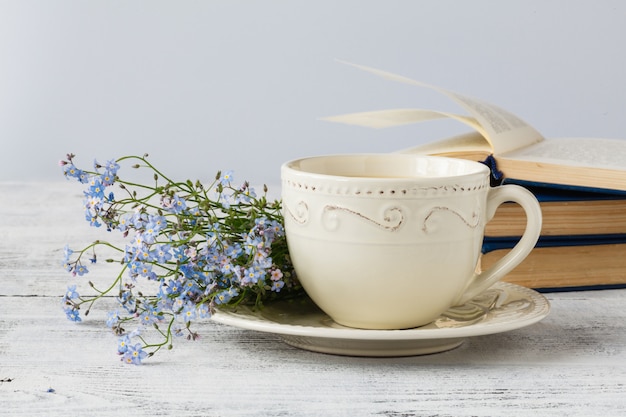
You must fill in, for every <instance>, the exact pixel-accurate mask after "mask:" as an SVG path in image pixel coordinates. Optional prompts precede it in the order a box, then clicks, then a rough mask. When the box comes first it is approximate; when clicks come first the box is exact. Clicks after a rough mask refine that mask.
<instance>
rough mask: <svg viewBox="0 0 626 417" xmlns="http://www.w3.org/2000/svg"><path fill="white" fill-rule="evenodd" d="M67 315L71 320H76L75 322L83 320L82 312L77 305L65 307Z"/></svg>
mask: <svg viewBox="0 0 626 417" xmlns="http://www.w3.org/2000/svg"><path fill="white" fill-rule="evenodd" d="M65 315H66V316H67V318H68V319H69V320H71V321H75V322H80V321H82V320H81V318H80V314H79V312H78V309H77V308H75V307H68V308H65Z"/></svg>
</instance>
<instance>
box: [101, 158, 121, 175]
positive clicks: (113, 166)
mask: <svg viewBox="0 0 626 417" xmlns="http://www.w3.org/2000/svg"><path fill="white" fill-rule="evenodd" d="M104 169H105V170H106V171H107V172H108V173H109V174H110V175H112V176H115V175H116V174H117V171H118V170H119V169H120V164H118V163H117V162H116V161H115V160H114V159H110V160H108V161H107V162H106V164H104Z"/></svg>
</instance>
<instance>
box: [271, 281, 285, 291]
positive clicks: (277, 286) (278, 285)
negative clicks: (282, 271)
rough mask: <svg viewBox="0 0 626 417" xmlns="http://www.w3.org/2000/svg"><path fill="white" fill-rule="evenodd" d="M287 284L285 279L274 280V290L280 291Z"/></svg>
mask: <svg viewBox="0 0 626 417" xmlns="http://www.w3.org/2000/svg"><path fill="white" fill-rule="evenodd" d="M284 286H285V283H284V282H283V281H274V282H273V283H272V288H271V289H272V291H274V292H280V290H281V288H283V287H284Z"/></svg>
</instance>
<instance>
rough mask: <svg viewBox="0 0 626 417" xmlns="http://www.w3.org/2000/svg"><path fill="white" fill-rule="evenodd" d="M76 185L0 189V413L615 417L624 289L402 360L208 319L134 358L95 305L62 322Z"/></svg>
mask: <svg viewBox="0 0 626 417" xmlns="http://www.w3.org/2000/svg"><path fill="white" fill-rule="evenodd" d="M81 192H82V189H81V188H80V185H78V184H74V183H70V182H64V181H61V182H58V183H0V274H1V275H0V283H1V284H0V380H2V382H0V415H2V416H61V415H63V416H68V415H76V416H110V415H121V414H122V415H134V416H156V415H168V416H169V415H172V416H246V415H254V416H290V415H302V416H342V415H346V416H389V417H399V416H495V415H510V416H524V415H532V416H602V417H608V416H624V415H626V290H606V291H597V292H572V293H559V294H548V295H547V297H548V299H549V300H550V302H551V304H552V312H551V314H550V315H549V316H548V317H547V318H546V319H544V320H543V321H542V322H540V323H538V324H535V325H533V326H530V327H527V328H523V329H520V330H515V331H511V332H507V333H502V334H496V335H491V336H481V337H475V338H471V339H468V340H467V341H466V342H465V343H464V344H463V345H461V347H459V348H457V349H455V350H452V351H449V352H445V353H441V354H435V355H429V356H420V357H409V358H378V359H373V358H353V357H340V356H332V355H324V354H317V353H312V352H308V351H302V350H298V349H295V348H292V347H289V346H287V345H285V344H283V343H282V342H281V341H280V340H279V339H278V338H277V337H275V336H273V335H271V334H263V333H257V332H252V331H246V330H240V329H236V328H230V327H227V326H223V325H218V324H214V323H211V322H204V323H201V324H200V325H199V326H198V327H197V330H198V331H200V333H201V334H202V339H201V340H199V341H196V342H187V341H183V340H179V341H177V342H176V345H175V348H174V350H172V351H168V352H160V353H159V354H157V355H156V356H155V357H154V358H152V359H150V360H149V361H147V362H146V363H145V365H143V366H138V367H137V366H128V365H125V364H123V363H121V362H120V361H119V359H118V357H117V355H116V354H115V349H116V338H115V336H113V335H112V334H110V333H109V332H108V330H107V328H106V327H105V325H104V318H105V310H106V309H105V308H99V309H96V310H94V311H93V312H92V314H91V315H90V316H89V317H88V318H86V319H85V321H84V322H83V323H81V324H76V323H71V322H69V321H67V320H66V319H65V316H64V314H63V312H62V310H61V307H60V294H62V293H63V291H64V290H65V287H66V284H67V283H68V282H69V281H70V279H69V276H68V274H67V273H66V272H65V271H64V270H63V269H62V268H61V267H60V260H61V257H62V248H63V246H64V245H65V243H72V244H74V245H75V246H78V245H79V244H82V243H88V242H91V241H92V240H93V239H95V238H98V237H102V235H101V233H103V232H102V231H100V230H94V229H91V228H89V226H88V225H87V223H86V222H84V220H83V217H82V209H81V207H80V205H81Z"/></svg>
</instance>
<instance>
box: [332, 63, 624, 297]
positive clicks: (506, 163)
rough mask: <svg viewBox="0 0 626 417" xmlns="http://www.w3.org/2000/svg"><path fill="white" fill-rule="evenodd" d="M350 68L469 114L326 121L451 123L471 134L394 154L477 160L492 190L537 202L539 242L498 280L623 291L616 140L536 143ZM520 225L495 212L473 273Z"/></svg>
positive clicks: (469, 106) (517, 123)
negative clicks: (522, 192)
mask: <svg viewBox="0 0 626 417" xmlns="http://www.w3.org/2000/svg"><path fill="white" fill-rule="evenodd" d="M357 67H359V68H360V69H363V70H366V71H369V72H371V73H374V74H376V75H379V76H382V77H384V78H387V79H391V80H394V81H399V82H403V83H406V84H410V85H415V86H419V87H426V88H430V89H433V90H435V91H438V92H440V93H442V94H444V95H446V96H447V97H449V98H450V99H452V100H453V101H455V102H456V103H457V104H459V105H460V106H461V107H463V108H464V109H465V110H466V111H467V112H468V113H469V115H457V114H452V113H446V112H440V111H434V110H423V109H393V110H381V111H372V112H365V113H353V114H347V115H342V116H333V117H329V118H326V120H329V121H334V122H341V123H348V124H354V125H360V126H366V127H374V128H382V127H391V126H398V125H404V124H408V123H416V122H422V121H426V120H433V119H439V118H452V119H456V120H458V121H460V122H462V123H465V124H466V125H469V126H470V127H472V128H473V129H474V130H473V131H472V132H469V133H467V134H463V135H458V136H455V137H452V138H449V139H445V140H440V141H436V142H433V143H428V144H426V145H422V146H418V147H414V148H411V149H407V150H403V151H400V152H404V153H420V154H428V155H439V156H448V157H456V158H464V159H472V160H476V161H482V162H484V163H486V164H487V165H489V166H490V167H491V169H492V174H493V175H492V181H493V184H494V185H498V184H518V185H521V186H523V187H526V188H528V189H529V190H530V191H532V192H533V193H534V195H535V196H536V197H537V199H538V200H539V202H540V205H541V208H542V213H543V226H542V232H541V237H540V239H539V241H538V243H537V246H536V247H535V249H534V250H533V251H532V252H531V254H530V255H529V256H528V257H527V258H526V259H525V260H524V261H523V262H522V263H521V264H520V265H519V266H518V267H516V268H515V269H514V270H513V271H512V272H511V273H510V274H509V275H507V277H506V278H505V281H508V282H513V283H516V284H519V285H524V286H527V287H531V288H535V289H540V290H545V291H555V290H574V289H592V288H593V289H597V288H620V287H625V288H626V140H617V139H599V138H562V139H546V138H544V137H543V136H542V135H541V134H540V133H539V132H538V131H537V130H536V129H534V128H533V127H531V126H530V125H528V124H527V123H526V122H524V121H523V120H521V119H520V118H518V117H517V116H515V115H513V114H511V113H510V112H508V111H506V110H503V109H501V108H499V107H497V106H494V105H491V104H489V103H486V102H484V101H480V100H476V99H472V98H469V97H467V96H464V95H461V94H458V93H454V92H452V91H449V90H444V89H441V88H438V87H434V86H431V85H427V84H424V83H421V82H418V81H414V80H411V79H408V78H405V77H401V76H397V75H394V74H391V73H387V72H384V71H380V70H376V69H373V68H367V67H361V66H357ZM525 224H526V219H525V215H524V212H523V210H522V209H521V207H519V206H518V205H516V204H514V203H505V204H503V205H502V206H500V208H499V209H498V210H497V211H496V214H495V215H494V217H493V219H491V221H490V222H489V223H488V224H487V227H486V230H485V238H484V244H483V255H482V257H481V261H480V264H479V266H478V268H479V269H485V268H488V267H489V266H490V265H492V264H493V263H494V262H495V261H496V260H498V259H500V258H501V257H502V256H503V255H502V253H503V251H506V250H509V249H510V248H511V247H513V246H514V245H515V243H517V241H518V240H519V237H520V236H521V235H522V232H523V228H524V227H525Z"/></svg>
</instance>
